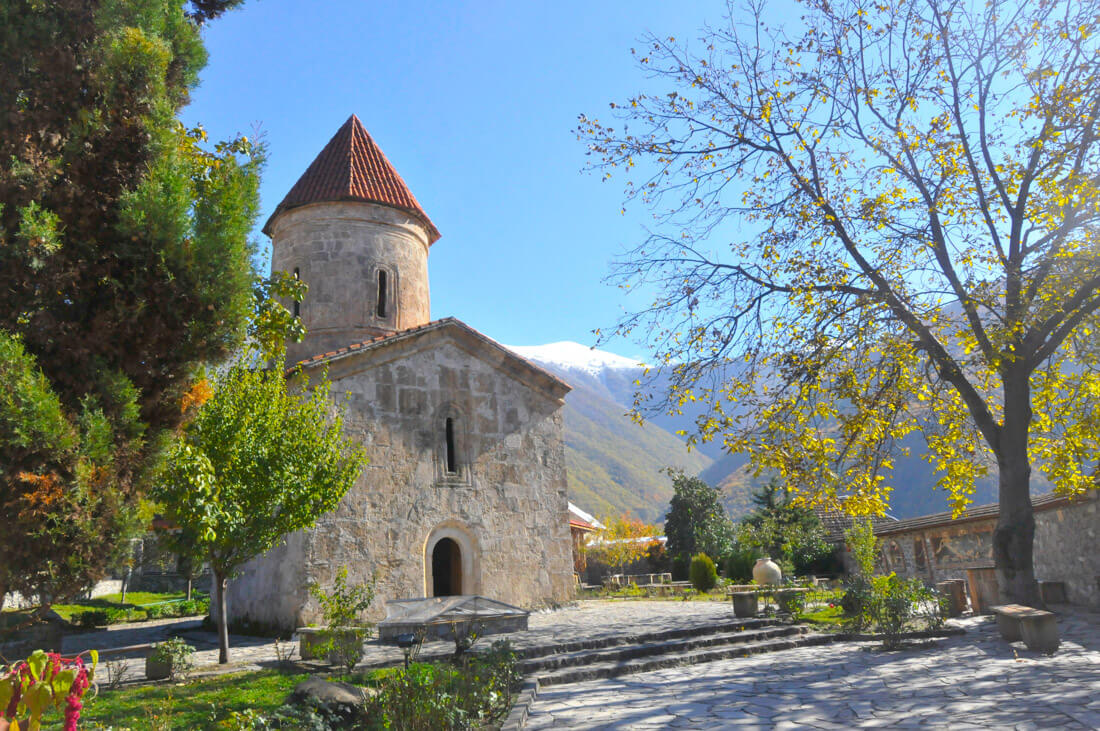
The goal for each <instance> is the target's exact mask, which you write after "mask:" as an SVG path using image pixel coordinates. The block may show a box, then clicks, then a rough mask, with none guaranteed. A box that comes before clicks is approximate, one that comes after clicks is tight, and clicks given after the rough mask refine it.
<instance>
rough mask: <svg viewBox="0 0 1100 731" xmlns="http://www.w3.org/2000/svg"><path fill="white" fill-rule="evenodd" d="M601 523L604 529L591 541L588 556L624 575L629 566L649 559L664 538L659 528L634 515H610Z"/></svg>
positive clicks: (601, 520) (602, 519)
mask: <svg viewBox="0 0 1100 731" xmlns="http://www.w3.org/2000/svg"><path fill="white" fill-rule="evenodd" d="M600 522H602V523H603V525H604V528H603V530H601V531H600V532H599V533H598V534H597V536H596V538H595V540H590V541H589V543H588V547H587V549H586V550H587V553H588V555H590V556H593V557H594V558H596V559H598V560H600V561H602V562H603V563H606V564H607V565H608V566H614V567H615V568H617V569H618V570H619V571H620V572H622V570H623V567H624V566H626V565H627V564H629V563H633V562H634V561H637V560H638V559H641V558H645V557H646V555H647V554H648V552H649V547H650V546H651V545H653V543H655V542H656V541H657V538H658V537H659V536H660V535H661V529H660V528H658V527H657V526H655V525H648V524H647V523H645V522H643V521H641V520H638V519H637V518H635V517H633V516H630V515H609V516H607V517H604V518H601V519H600Z"/></svg>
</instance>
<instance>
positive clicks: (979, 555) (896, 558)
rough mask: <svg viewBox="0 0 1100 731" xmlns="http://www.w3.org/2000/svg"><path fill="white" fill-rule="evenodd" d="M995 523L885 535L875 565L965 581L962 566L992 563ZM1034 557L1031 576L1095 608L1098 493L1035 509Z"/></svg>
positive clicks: (1099, 553)
mask: <svg viewBox="0 0 1100 731" xmlns="http://www.w3.org/2000/svg"><path fill="white" fill-rule="evenodd" d="M996 522H997V521H996V518H995V517H991V518H983V519H981V520H972V521H966V522H961V521H960V522H959V523H958V524H954V525H952V524H946V525H939V526H929V527H925V528H919V529H914V530H911V531H905V532H898V533H886V534H885V535H882V536H881V538H882V540H883V550H882V555H881V556H880V561H879V563H880V568H882V569H884V570H889V571H896V572H897V573H898V575H899V576H919V577H921V578H922V579H925V580H926V581H928V582H930V583H934V582H937V581H944V580H947V579H965V578H966V569H967V568H971V567H974V566H992V565H993V529H994V527H995V526H996ZM921 546H923V548H922V547H921ZM922 552H923V557H922V556H921V553H922ZM922 558H923V560H922ZM1034 561H1035V577H1036V578H1037V579H1039V580H1041V581H1063V582H1065V584H1066V592H1067V594H1068V598H1069V600H1070V602H1071V603H1074V604H1085V605H1092V606H1100V493H1097V492H1096V491H1094V492H1092V493H1091V495H1089V496H1088V497H1086V498H1084V499H1081V500H1078V501H1075V502H1072V503H1069V504H1065V503H1063V504H1059V505H1055V506H1050V507H1046V508H1043V509H1037V510H1036V512H1035V547H1034Z"/></svg>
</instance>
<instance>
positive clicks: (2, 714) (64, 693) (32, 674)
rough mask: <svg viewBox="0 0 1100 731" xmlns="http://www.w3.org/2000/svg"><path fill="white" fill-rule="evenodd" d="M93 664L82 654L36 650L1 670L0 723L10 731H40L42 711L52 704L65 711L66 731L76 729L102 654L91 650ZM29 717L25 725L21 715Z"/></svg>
mask: <svg viewBox="0 0 1100 731" xmlns="http://www.w3.org/2000/svg"><path fill="white" fill-rule="evenodd" d="M89 655H90V656H91V659H92V664H91V666H88V665H85V664H84V659H83V658H81V657H73V658H65V657H61V656H60V655H58V654H57V653H56V652H43V651H42V650H35V651H34V652H33V653H32V654H31V656H30V657H28V658H27V659H26V660H22V661H20V662H17V663H15V664H14V665H11V666H9V667H7V668H6V669H3V670H0V723H3V722H8V723H9V725H8V726H7V728H8V729H10V731H39V729H40V728H41V727H42V714H43V713H44V712H45V711H46V710H47V709H49V708H50V707H51V706H52V707H54V708H56V709H58V710H61V709H64V713H65V731H75V730H76V722H77V719H79V718H80V711H81V709H82V708H84V703H83V698H84V692H85V691H86V690H88V687H89V686H90V685H91V684H92V678H93V677H94V675H95V668H96V664H97V663H98V662H99V653H97V652H96V651H95V650H92V651H90V652H89ZM24 716H25V717H26V724H27V725H26V727H25V728H24V727H23V726H21V725H20V723H19V721H18V720H16V719H18V718H22V717H24Z"/></svg>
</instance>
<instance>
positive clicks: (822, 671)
mask: <svg viewBox="0 0 1100 731" xmlns="http://www.w3.org/2000/svg"><path fill="white" fill-rule="evenodd" d="M1057 610H1058V612H1059V615H1060V616H1059V625H1060V628H1061V633H1062V646H1061V648H1060V649H1059V650H1058V652H1057V653H1056V654H1055V655H1054V656H1052V657H1047V656H1044V655H1040V654H1037V653H1032V652H1030V651H1028V650H1027V649H1026V648H1024V646H1023V644H1022V643H1013V644H1011V645H1010V644H1009V643H1007V642H1005V641H1004V640H1002V639H1001V637H1000V635H999V634H998V632H997V629H996V625H995V624H994V623H993V621H992V619H991V618H988V617H975V618H968V619H963V620H959V621H958V623H959V624H961V625H962V626H964V627H966V628H967V630H968V632H967V634H966V635H963V636H958V637H951V638H946V639H942V640H938V641H936V643H935V644H934V645H933V646H932V647H929V648H927V649H913V650H902V651H896V652H884V651H881V650H878V649H876V648H875V646H874V645H873V644H871V643H841V644H835V645H827V646H823V647H811V648H803V649H795V650H788V651H783V652H776V653H771V654H767V655H759V656H752V657H746V658H738V659H735V660H726V661H721V662H715V663H708V664H705V665H693V666H689V667H683V668H674V669H668V670H660V671H656V672H651V673H645V674H641V675H631V676H624V677H621V678H615V679H610V680H600V681H590V682H585V683H577V684H574V685H562V686H553V687H550V688H547V689H544V690H543V691H541V692H540V693H539V696H538V698H537V700H536V701H535V703H534V705H533V706H532V708H531V715H530V717H529V719H528V722H527V728H528V729H549V728H553V729H559V728H585V729H596V728H599V729H627V728H629V729H646V728H706V729H716V728H760V729H773V728H774V729H850V728H875V727H878V728H950V729H952V731H956V730H957V729H975V728H982V729H991V728H992V729H1014V728H1015V729H1063V728H1065V729H1100V614H1098V613H1096V612H1089V611H1086V610H1082V609H1079V608H1074V609H1070V610H1066V609H1065V608H1063V607H1058V608H1057Z"/></svg>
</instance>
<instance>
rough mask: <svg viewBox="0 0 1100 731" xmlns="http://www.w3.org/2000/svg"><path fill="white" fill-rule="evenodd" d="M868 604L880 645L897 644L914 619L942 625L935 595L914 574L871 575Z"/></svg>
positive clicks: (888, 647)
mask: <svg viewBox="0 0 1100 731" xmlns="http://www.w3.org/2000/svg"><path fill="white" fill-rule="evenodd" d="M871 607H872V608H871V614H872V616H873V617H874V620H875V625H876V627H877V629H878V631H879V632H881V633H882V635H883V638H882V644H883V647H886V648H887V649H893V648H897V647H899V646H900V645H901V642H902V635H903V634H904V633H905V632H906V631H908V630H911V629H914V628H915V627H914V620H917V619H925V620H928V622H929V625H930V626H931V627H933V628H934V627H936V626H939V625H942V616H943V615H942V611H941V610H940V607H941V605H940V601H939V597H938V596H937V595H936V594H935V593H934V592H933V591H932V590H931V589H929V588H928V587H926V586H925V585H924V582H922V581H921V580H920V579H918V578H911V579H908V580H905V579H901V578H899V577H898V575H897V574H895V573H891V574H890V575H889V576H877V577H875V579H874V581H873V583H872V602H871ZM937 618H939V619H938V621H937Z"/></svg>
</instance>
